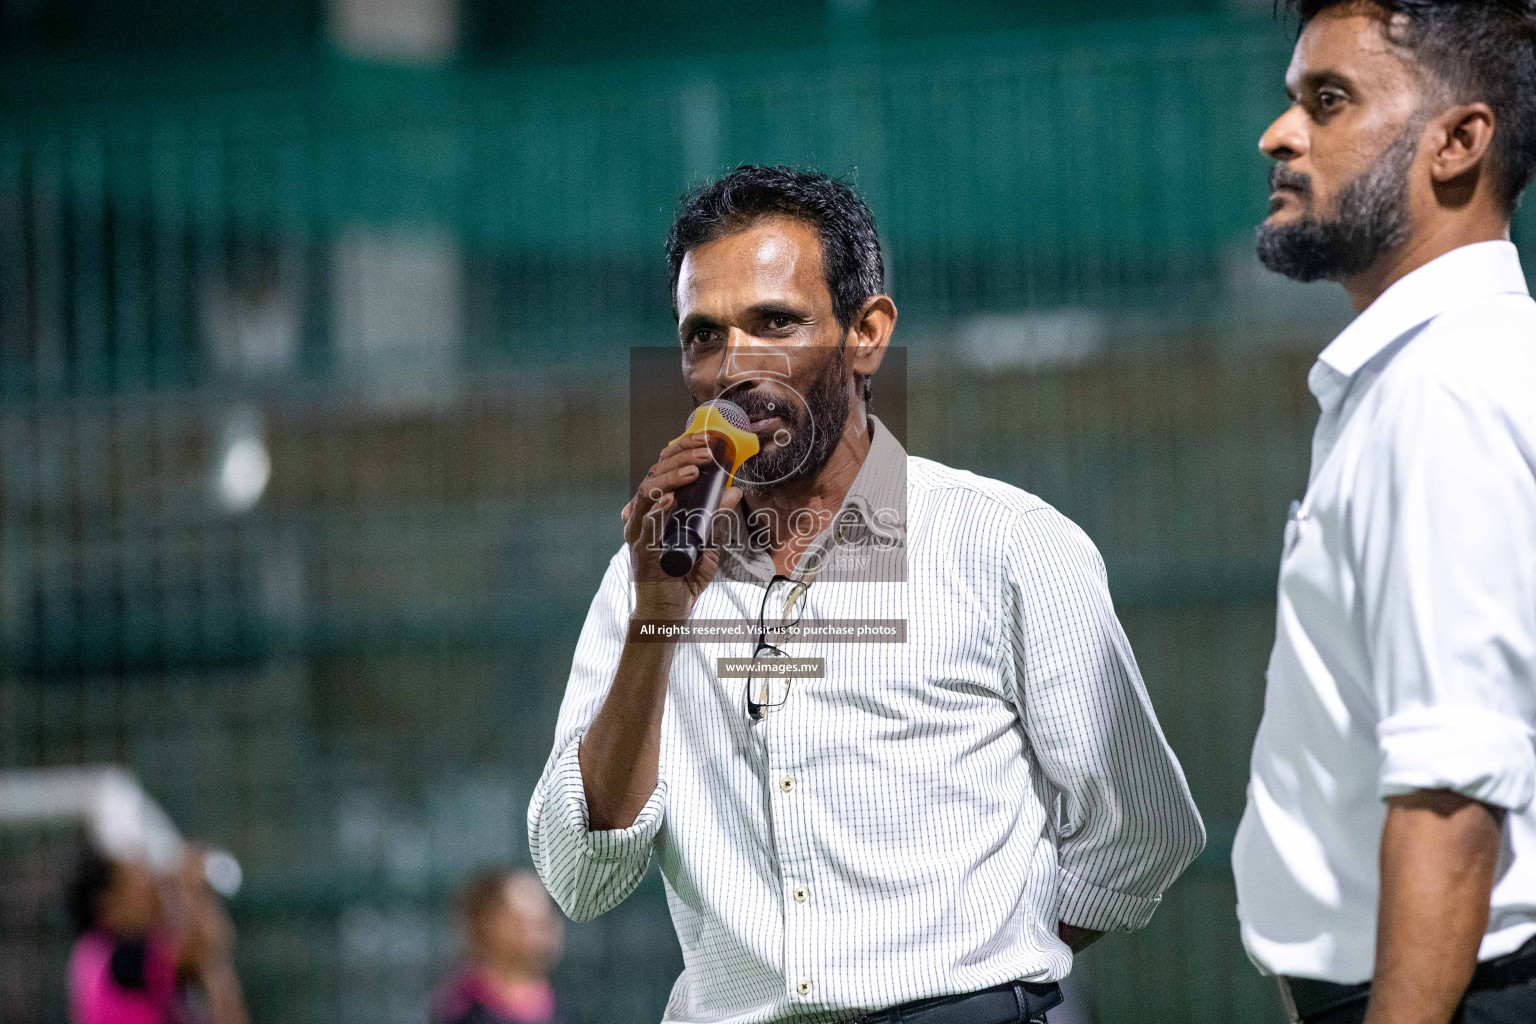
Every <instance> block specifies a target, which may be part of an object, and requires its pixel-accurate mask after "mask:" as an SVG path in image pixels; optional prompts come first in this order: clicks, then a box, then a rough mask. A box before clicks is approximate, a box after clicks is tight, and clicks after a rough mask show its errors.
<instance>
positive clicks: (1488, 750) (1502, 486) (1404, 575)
mask: <svg viewBox="0 0 1536 1024" xmlns="http://www.w3.org/2000/svg"><path fill="white" fill-rule="evenodd" d="M1393 405H1394V415H1393V417H1392V420H1391V424H1390V429H1385V425H1384V429H1383V430H1382V431H1381V433H1380V436H1379V438H1378V439H1376V440H1375V441H1374V442H1373V448H1374V450H1373V451H1371V452H1370V453H1369V454H1368V457H1367V458H1365V459H1362V461H1361V463H1360V466H1361V468H1360V470H1359V473H1358V476H1357V477H1356V485H1355V488H1354V495H1353V500H1352V503H1351V517H1350V540H1351V542H1352V543H1353V546H1354V547H1355V552H1354V554H1355V557H1356V559H1357V561H1358V574H1357V578H1358V579H1359V581H1360V582H1359V585H1360V594H1359V608H1360V615H1361V619H1362V621H1361V627H1362V633H1363V635H1364V636H1365V639H1366V651H1367V656H1368V657H1369V659H1370V678H1371V683H1372V688H1373V690H1374V694H1373V696H1374V698H1375V701H1376V705H1377V712H1378V715H1379V718H1378V723H1379V724H1378V726H1377V731H1376V739H1377V743H1378V746H1379V751H1380V754H1379V767H1380V775H1379V779H1378V787H1379V792H1380V794H1381V796H1382V797H1383V798H1385V797H1390V796H1396V795H1401V794H1405V793H1411V792H1414V791H1418V790H1427V789H1447V790H1452V791H1454V792H1457V793H1461V794H1463V795H1464V796H1467V797H1471V798H1472V799H1474V800H1480V801H1482V802H1484V803H1488V804H1492V805H1495V806H1498V807H1503V808H1507V809H1509V810H1511V811H1521V810H1524V809H1525V808H1526V807H1527V806H1528V805H1529V804H1530V802H1531V799H1532V797H1533V795H1536V747H1533V745H1532V739H1533V735H1536V733H1533V728H1532V727H1533V725H1536V474H1533V458H1536V453H1533V452H1532V451H1530V450H1529V441H1528V439H1529V438H1531V437H1532V436H1536V432H1533V431H1532V429H1531V424H1530V417H1532V416H1533V415H1536V411H1533V410H1536V401H1533V400H1532V399H1531V398H1530V396H1526V400H1525V401H1524V402H1518V403H1517V402H1511V401H1509V400H1507V399H1505V400H1501V396H1500V395H1498V394H1497V393H1495V392H1493V391H1490V390H1488V389H1487V388H1486V387H1484V386H1483V385H1480V384H1479V383H1477V382H1475V381H1471V380H1467V381H1463V380H1459V379H1456V378H1455V377H1454V376H1453V377H1449V378H1447V377H1445V376H1443V375H1442V376H1439V377H1436V376H1431V375H1429V374H1421V375H1416V376H1415V377H1413V378H1412V379H1410V380H1409V381H1408V382H1407V383H1405V384H1404V385H1403V386H1402V387H1401V388H1400V389H1399V393H1398V394H1397V395H1396V396H1395V401H1394V403H1393Z"/></svg>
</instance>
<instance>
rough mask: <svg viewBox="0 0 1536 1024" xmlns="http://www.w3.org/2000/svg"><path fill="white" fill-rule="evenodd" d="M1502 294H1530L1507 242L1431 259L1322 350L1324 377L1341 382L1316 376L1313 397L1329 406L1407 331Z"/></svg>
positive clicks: (1477, 245) (1515, 253)
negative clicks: (1354, 379)
mask: <svg viewBox="0 0 1536 1024" xmlns="http://www.w3.org/2000/svg"><path fill="white" fill-rule="evenodd" d="M1502 294H1516V295H1528V294H1530V292H1529V288H1528V287H1527V285H1526V282H1525V272H1524V271H1523V270H1521V268H1520V254H1519V252H1518V251H1517V250H1516V249H1515V247H1514V245H1513V244H1512V243H1510V242H1505V241H1497V242H1476V243H1473V244H1472V245H1464V246H1462V247H1461V248H1459V249H1452V250H1451V251H1450V252H1448V253H1446V254H1445V255H1443V256H1439V257H1437V258H1435V259H1433V260H1430V261H1429V262H1428V263H1426V264H1424V265H1423V266H1422V267H1420V268H1419V269H1417V270H1415V271H1413V272H1412V273H1411V274H1408V275H1406V276H1405V277H1403V278H1402V279H1400V280H1398V281H1397V282H1396V283H1394V284H1393V285H1392V287H1390V288H1388V289H1387V290H1386V291H1384V292H1382V293H1381V295H1380V296H1378V297H1377V299H1376V301H1375V302H1373V303H1371V304H1370V305H1369V306H1368V307H1366V309H1365V312H1363V313H1361V314H1360V315H1359V316H1357V317H1355V319H1354V321H1353V322H1352V323H1351V324H1350V325H1349V326H1348V327H1346V328H1344V330H1343V332H1342V333H1340V334H1339V336H1338V337H1337V338H1334V339H1333V342H1332V343H1331V344H1330V345H1329V346H1328V347H1327V348H1325V349H1323V351H1322V354H1320V355H1319V356H1318V357H1317V361H1318V363H1319V364H1321V366H1323V367H1326V368H1327V369H1328V370H1331V371H1333V372H1332V374H1328V375H1327V376H1339V377H1343V378H1345V380H1344V381H1342V382H1340V381H1334V382H1326V381H1323V380H1321V379H1320V378H1321V377H1323V376H1324V375H1322V374H1318V373H1314V374H1313V375H1312V377H1311V379H1310V383H1311V385H1312V392H1313V394H1315V395H1317V398H1318V401H1320V402H1322V403H1323V405H1324V408H1327V407H1328V406H1329V405H1330V399H1332V400H1334V401H1337V398H1338V396H1339V394H1341V393H1342V390H1343V389H1342V387H1340V386H1339V385H1340V384H1343V383H1346V382H1347V380H1348V378H1351V377H1353V376H1354V375H1355V374H1356V373H1357V372H1358V371H1359V370H1360V368H1361V367H1362V366H1364V365H1365V364H1366V363H1368V362H1370V361H1371V359H1373V358H1375V357H1376V356H1377V355H1378V354H1379V353H1380V352H1381V351H1382V350H1383V349H1385V348H1386V347H1387V346H1388V345H1390V344H1392V342H1394V341H1396V340H1397V339H1398V338H1400V337H1402V336H1403V334H1405V333H1406V332H1408V331H1411V330H1412V329H1414V328H1415V327H1418V326H1420V325H1422V324H1423V323H1425V322H1426V321H1429V320H1433V319H1434V318H1435V317H1437V316H1439V315H1440V314H1441V313H1444V312H1445V311H1446V310H1448V309H1453V308H1455V307H1458V306H1463V305H1466V304H1467V303H1468V302H1469V301H1473V300H1476V299H1480V298H1485V297H1487V296H1490V295H1502ZM1320 387H1321V389H1322V391H1321V392H1320V391H1319V388H1320Z"/></svg>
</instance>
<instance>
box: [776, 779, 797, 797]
mask: <svg viewBox="0 0 1536 1024" xmlns="http://www.w3.org/2000/svg"><path fill="white" fill-rule="evenodd" d="M779 788H780V789H782V790H783V791H784V792H786V793H788V792H789V791H790V790H792V789H794V788H795V777H794V776H793V775H786V776H784V777H783V778H782V779H780V780H779Z"/></svg>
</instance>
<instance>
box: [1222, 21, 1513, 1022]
mask: <svg viewBox="0 0 1536 1024" xmlns="http://www.w3.org/2000/svg"><path fill="white" fill-rule="evenodd" d="M1300 14H1301V19H1302V25H1303V28H1302V32H1301V35H1300V38H1299V40H1298V42H1297V44H1296V49H1295V54H1294V56H1293V58H1292V61H1291V66H1290V70H1289V71H1288V73H1287V74H1286V80H1285V81H1286V89H1287V92H1288V93H1289V94H1290V97H1291V105H1290V107H1289V109H1288V110H1286V111H1285V113H1283V114H1282V115H1281V116H1280V117H1279V119H1277V120H1276V121H1275V122H1274V123H1273V124H1272V125H1270V127H1269V129H1268V131H1266V132H1265V133H1264V136H1263V138H1262V139H1261V141H1260V147H1261V148H1262V149H1263V150H1264V152H1265V153H1267V154H1268V155H1269V156H1270V157H1271V158H1273V159H1274V161H1275V167H1274V170H1273V173H1272V175H1271V187H1272V193H1273V194H1272V195H1271V197H1270V210H1271V212H1270V217H1269V219H1268V220H1266V221H1265V222H1264V224H1263V225H1262V226H1261V227H1260V230H1259V255H1260V257H1261V258H1262V259H1263V261H1264V262H1265V264H1266V265H1268V266H1269V267H1270V268H1271V269H1273V270H1276V271H1278V272H1280V273H1283V274H1286V275H1288V276H1290V277H1293V278H1297V279H1299V280H1304V281H1310V280H1315V279H1319V278H1326V279H1330V280H1337V281H1339V282H1340V283H1342V284H1343V286H1344V288H1345V290H1346V291H1347V292H1348V293H1349V296H1350V298H1351V299H1352V300H1353V302H1354V305H1355V308H1356V309H1357V310H1359V311H1360V313H1359V316H1358V317H1357V318H1356V319H1355V321H1354V322H1353V323H1352V324H1351V325H1350V326H1349V328H1348V329H1346V330H1345V331H1344V333H1342V334H1341V335H1339V337H1338V338H1337V339H1335V340H1334V341H1333V343H1332V344H1330V345H1329V346H1328V347H1327V348H1326V349H1324V350H1323V352H1322V354H1321V355H1320V356H1319V357H1318V361H1317V364H1316V365H1315V366H1314V367H1313V369H1312V372H1311V375H1310V377H1309V379H1308V382H1309V384H1310V386H1311V389H1312V392H1313V394H1314V395H1315V396H1316V397H1317V400H1318V403H1319V405H1320V406H1321V410H1322V415H1321V418H1320V419H1319V421H1318V425H1317V433H1316V437H1315V439H1314V441H1313V449H1312V472H1311V479H1310V481H1309V482H1308V485H1307V490H1306V494H1305V495H1304V496H1303V497H1302V498H1301V500H1300V501H1299V502H1297V503H1296V504H1295V506H1294V507H1293V510H1292V514H1291V518H1290V522H1289V523H1288V524H1287V526H1286V536H1285V549H1284V555H1283V557H1282V561H1281V565H1280V583H1279V594H1278V602H1279V604H1278V617H1277V627H1276V638H1275V647H1274V652H1273V654H1272V656H1271V658H1270V663H1269V672H1268V688H1267V692H1266V695H1265V704H1264V718H1263V721H1262V723H1261V724H1260V726H1259V733H1258V737H1257V739H1256V741H1255V743H1254V750H1253V762H1252V780H1251V782H1250V785H1249V789H1248V808H1247V811H1246V813H1245V814H1244V816H1243V821H1242V825H1241V826H1240V828H1239V830H1238V834H1237V839H1236V843H1235V846H1234V849H1233V855H1232V866H1233V870H1234V873H1235V874H1236V877H1237V891H1238V916H1239V917H1240V918H1241V921H1242V934H1243V942H1244V944H1245V945H1246V947H1247V949H1248V952H1249V954H1250V955H1251V956H1252V957H1253V959H1254V960H1255V961H1256V962H1257V963H1258V964H1259V965H1260V967H1262V968H1263V969H1264V970H1265V971H1267V972H1268V973H1271V974H1274V975H1276V976H1277V977H1278V978H1279V982H1280V990H1281V994H1282V997H1283V999H1284V1000H1285V1002H1286V1004H1287V1009H1288V1010H1289V1012H1290V1014H1291V1017H1292V1019H1293V1020H1299V1021H1305V1022H1307V1024H1354V1022H1359V1021H1362V1020H1364V1021H1367V1022H1369V1024H1447V1022H1448V1021H1453V1020H1454V1021H1457V1022H1460V1024H1479V1022H1514V1021H1532V1020H1536V810H1533V808H1532V796H1533V793H1536V749H1533V746H1532V737H1533V728H1536V304H1533V303H1532V302H1531V298H1530V295H1529V294H1528V292H1527V288H1526V280H1525V275H1524V273H1523V272H1522V270H1521V266H1520V259H1519V256H1518V254H1517V253H1516V251H1515V247H1514V246H1513V245H1511V244H1510V242H1509V225H1510V215H1511V213H1512V212H1513V211H1514V208H1515V204H1516V202H1517V201H1518V198H1519V195H1520V193H1521V190H1522V189H1524V188H1525V186H1526V184H1527V183H1528V182H1529V181H1530V179H1531V175H1532V171H1533V169H1536V9H1533V8H1532V6H1531V5H1530V4H1529V3H1527V2H1525V0H1373V2H1365V3H1341V2H1330V0H1304V2H1302V3H1301V4H1300Z"/></svg>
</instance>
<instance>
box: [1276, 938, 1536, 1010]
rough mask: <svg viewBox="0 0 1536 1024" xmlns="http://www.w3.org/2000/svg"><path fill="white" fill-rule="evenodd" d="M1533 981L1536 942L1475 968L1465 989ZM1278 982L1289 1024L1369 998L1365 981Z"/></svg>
mask: <svg viewBox="0 0 1536 1024" xmlns="http://www.w3.org/2000/svg"><path fill="white" fill-rule="evenodd" d="M1532 978H1536V938H1532V939H1531V940H1530V941H1528V942H1526V944H1525V945H1523V946H1521V947H1520V948H1519V949H1517V950H1515V951H1514V952H1513V953H1506V954H1504V955H1503V956H1500V957H1495V958H1494V959H1492V960H1485V961H1483V962H1482V963H1480V964H1478V965H1477V968H1476V970H1474V971H1473V972H1472V981H1471V982H1470V983H1469V984H1468V985H1467V991H1468V992H1482V991H1484V990H1486V989H1495V988H1508V987H1509V986H1511V985H1520V984H1523V983H1525V982H1527V981H1530V980H1531V979H1532ZM1277 980H1278V981H1279V982H1280V1001H1281V1002H1282V1003H1283V1004H1285V1012H1286V1013H1287V1014H1289V1015H1290V1019H1291V1022H1292V1024H1305V1022H1306V1021H1310V1020H1312V1019H1313V1018H1316V1017H1321V1016H1322V1015H1323V1014H1325V1013H1331V1012H1333V1011H1334V1010H1342V1009H1344V1008H1345V1007H1346V1006H1355V1005H1357V1004H1360V1003H1363V1002H1365V1001H1366V1000H1367V999H1369V998H1371V983H1370V982H1368V981H1362V982H1360V983H1359V984H1357V985H1339V984H1336V983H1335V982H1331V981H1318V980H1316V979H1315V978H1289V977H1286V976H1285V975H1280V976H1279V978H1278V979H1277Z"/></svg>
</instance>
